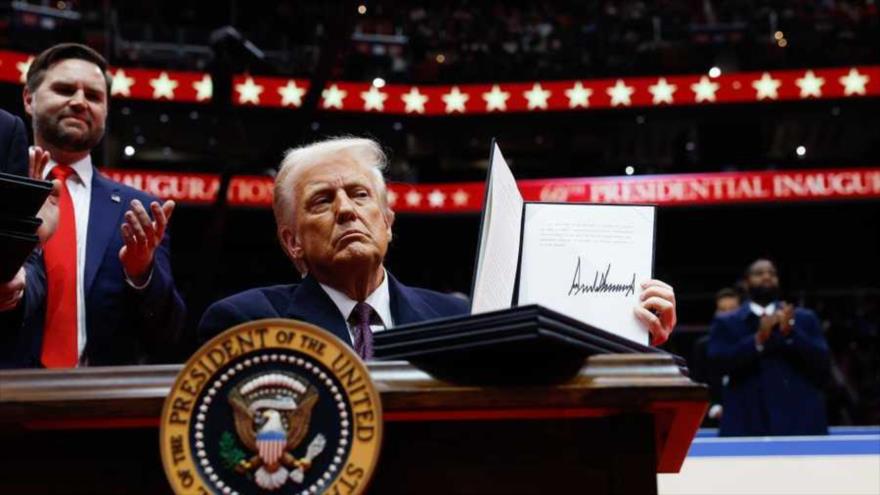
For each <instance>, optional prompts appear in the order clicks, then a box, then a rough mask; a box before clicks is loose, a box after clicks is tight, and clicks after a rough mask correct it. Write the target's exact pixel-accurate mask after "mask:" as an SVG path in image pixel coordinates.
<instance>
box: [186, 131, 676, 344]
mask: <svg viewBox="0 0 880 495" xmlns="http://www.w3.org/2000/svg"><path fill="white" fill-rule="evenodd" d="M385 164H386V158H385V154H384V153H383V152H382V149H381V147H380V146H379V144H378V143H376V142H375V141H372V140H370V139H361V138H336V139H330V140H326V141H321V142H318V143H314V144H311V145H307V146H303V147H300V148H296V149H293V150H291V151H289V152H288V153H287V155H286V157H285V158H284V160H283V161H282V163H281V169H280V170H279V172H278V176H277V177H276V179H275V191H274V192H275V196H274V198H275V199H274V205H273V206H274V213H275V221H276V223H277V226H278V239H279V240H280V242H281V246H282V248H283V249H284V252H285V253H286V254H287V256H288V257H290V259H291V260H292V261H293V263H294V264H295V265H296V267H297V269H298V270H299V271H300V273H301V274H302V275H303V281H302V283H300V284H294V285H278V286H271V287H262V288H258V289H252V290H248V291H245V292H242V293H239V294H236V295H234V296H231V297H228V298H226V299H223V300H221V301H218V302H216V303H214V304H213V305H211V306H210V307H209V308H208V309H207V311H205V314H204V315H203V316H202V320H201V322H200V323H199V329H198V334H199V338H200V339H201V340H202V341H204V340H207V339H208V338H210V337H212V336H214V335H216V334H217V333H219V332H221V331H223V330H225V329H227V328H229V327H231V326H234V325H236V324H239V323H244V322H248V321H252V320H256V319H261V318H292V319H297V320H302V321H305V322H308V323H312V324H315V325H317V326H319V327H322V328H324V329H326V330H329V331H331V332H333V333H334V334H335V335H336V336H337V337H339V338H341V339H342V340H343V341H346V342H350V343H352V345H353V347H354V348H355V350H356V351H357V352H358V354H360V356H361V357H363V358H365V359H369V358H370V357H372V335H373V332H376V331H381V330H383V329H386V328H390V327H392V326H395V325H403V324H407V323H415V322H421V321H425V320H430V319H434V318H441V317H445V316H454V315H461V314H467V313H468V310H469V307H468V303H467V301H465V300H462V299H460V298H458V297H454V296H451V295H446V294H441V293H438V292H434V291H430V290H426V289H419V288H414V287H407V286H405V285H403V284H402V283H400V282H398V281H397V279H396V278H394V276H392V275H391V274H390V273H389V272H388V271H387V270H386V269H385V267H384V265H383V261H384V259H385V255H386V253H387V251H388V243H389V242H390V241H391V236H392V234H391V227H392V225H393V224H394V212H393V211H391V209H390V208H389V207H388V202H387V197H386V193H387V191H386V186H385V181H384V179H383V178H382V170H383V169H384V168H385ZM646 284H647V285H645V286H644V287H645V290H644V292H643V301H642V303H641V305H640V306H639V307H638V308H637V310H640V311H641V312H643V313H646V314H644V315H643V314H642V313H641V312H639V311H637V313H636V314H637V316H639V317H640V318H642V320H643V321H644V322H645V324H646V326H648V327H649V328H650V329H651V332H652V334H653V335H654V341H655V343H656V342H662V341H664V340H666V337H667V336H668V335H669V332H671V331H672V327H673V326H674V325H675V299H674V295H673V293H672V289H671V288H670V287H669V286H667V285H666V284H663V283H662V282H659V281H650V282H647V283H646ZM646 309H647V310H653V311H654V312H655V313H656V314H655V313H651V312H650V311H647V310H646Z"/></svg>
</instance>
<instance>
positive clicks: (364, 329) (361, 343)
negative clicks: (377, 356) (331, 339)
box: [349, 301, 373, 360]
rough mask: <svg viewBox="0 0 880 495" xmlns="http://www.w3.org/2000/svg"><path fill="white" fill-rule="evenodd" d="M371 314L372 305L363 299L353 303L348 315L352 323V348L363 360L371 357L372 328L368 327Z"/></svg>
mask: <svg viewBox="0 0 880 495" xmlns="http://www.w3.org/2000/svg"><path fill="white" fill-rule="evenodd" d="M372 316H373V308H372V306H370V305H369V304H367V303H365V302H363V301H361V302H359V303H357V304H355V306H354V309H353V310H352V312H351V315H350V316H349V320H350V321H351V323H352V325H353V327H352V336H353V337H354V350H355V352H357V353H358V356H360V357H361V359H364V360H367V359H370V358H372V357H373V330H372V329H370V321H371V320H372Z"/></svg>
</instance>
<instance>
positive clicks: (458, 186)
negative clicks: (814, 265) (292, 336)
mask: <svg viewBox="0 0 880 495" xmlns="http://www.w3.org/2000/svg"><path fill="white" fill-rule="evenodd" d="M104 173H106V174H107V175H108V176H109V177H110V178H112V179H114V180H117V181H120V182H123V183H125V184H128V185H130V186H132V187H136V188H138V189H141V190H144V191H146V192H148V193H150V194H153V195H155V196H158V197H161V198H168V199H174V200H176V201H178V202H180V203H184V204H209V203H211V202H213V201H214V198H215V197H216V195H217V190H218V189H219V186H220V177H219V176H218V175H215V174H186V173H170V172H154V171H146V170H142V171H136V170H115V169H114V170H109V171H105V172H104ZM518 184H519V188H520V191H521V192H522V195H523V198H524V199H525V200H526V201H560V202H591V203H629V204H636V203H647V204H656V205H662V206H680V205H713V204H736V203H748V202H751V203H758V202H771V201H772V202H779V201H826V200H853V199H878V198H880V168H853V169H821V170H792V171H763V172H721V173H704V174H681V175H646V176H634V177H597V178H572V179H538V180H523V181H519V183H518ZM272 187H273V179H272V178H271V177H264V176H250V175H243V176H236V177H233V179H232V181H231V182H230V184H229V193H228V200H229V204H230V205H232V206H242V207H257V208H267V207H270V206H271V205H272ZM484 189H485V188H484V184H483V183H482V182H460V183H450V184H404V183H391V184H389V185H388V200H389V203H390V204H391V206H392V208H394V210H395V211H397V212H400V213H429V214H430V213H442V214H450V213H476V212H479V211H480V210H481V209H482V204H483V194H484Z"/></svg>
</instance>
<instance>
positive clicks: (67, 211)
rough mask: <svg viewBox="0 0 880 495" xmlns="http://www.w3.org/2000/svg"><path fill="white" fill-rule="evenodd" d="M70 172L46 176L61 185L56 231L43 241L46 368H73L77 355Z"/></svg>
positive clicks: (60, 167)
mask: <svg viewBox="0 0 880 495" xmlns="http://www.w3.org/2000/svg"><path fill="white" fill-rule="evenodd" d="M73 173H74V171H73V169H72V168H70V167H69V166H67V165H56V166H55V168H53V169H52V171H51V172H50V175H51V176H52V178H54V179H58V180H60V181H61V196H60V198H59V203H58V210H59V211H58V213H59V215H58V228H57V230H55V234H54V235H53V236H52V237H50V238H49V240H48V241H46V246H45V249H44V250H43V259H44V260H45V263H46V279H47V280H48V294H47V296H46V324H45V327H44V330H43V352H42V356H41V358H42V359H41V360H42V362H43V366H45V367H47V368H73V367H74V366H76V363H77V360H78V359H77V358H78V354H79V346H78V344H77V334H78V331H77V314H76V313H77V311H76V217H75V216H74V213H73V200H72V199H71V197H70V191H69V190H68V189H67V178H68V177H69V176H70V175H71V174H73Z"/></svg>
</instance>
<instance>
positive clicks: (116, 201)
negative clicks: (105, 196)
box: [110, 193, 122, 203]
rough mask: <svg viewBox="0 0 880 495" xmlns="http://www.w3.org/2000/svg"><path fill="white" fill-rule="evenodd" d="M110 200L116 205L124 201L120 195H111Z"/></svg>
mask: <svg viewBox="0 0 880 495" xmlns="http://www.w3.org/2000/svg"><path fill="white" fill-rule="evenodd" d="M110 200H111V201H113V202H114V203H119V202H120V201H122V198H120V197H119V195H118V194H116V193H113V194H111V195H110Z"/></svg>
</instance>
